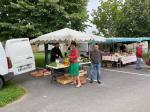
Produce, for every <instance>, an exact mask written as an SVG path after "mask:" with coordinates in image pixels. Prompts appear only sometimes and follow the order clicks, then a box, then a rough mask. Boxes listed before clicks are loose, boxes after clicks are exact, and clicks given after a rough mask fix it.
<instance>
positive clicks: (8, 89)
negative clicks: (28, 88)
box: [0, 82, 25, 107]
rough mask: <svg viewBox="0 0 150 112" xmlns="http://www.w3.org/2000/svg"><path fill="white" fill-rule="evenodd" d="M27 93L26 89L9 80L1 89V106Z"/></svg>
mask: <svg viewBox="0 0 150 112" xmlns="http://www.w3.org/2000/svg"><path fill="white" fill-rule="evenodd" d="M24 94H25V90H24V89H23V88H21V87H19V86H17V85H15V84H13V83H11V82H8V83H7V84H6V85H5V87H4V88H3V89H1V90H0V107H3V106H5V105H7V104H9V103H11V102H13V101H15V100H17V99H18V98H20V97H21V96H23V95H24Z"/></svg>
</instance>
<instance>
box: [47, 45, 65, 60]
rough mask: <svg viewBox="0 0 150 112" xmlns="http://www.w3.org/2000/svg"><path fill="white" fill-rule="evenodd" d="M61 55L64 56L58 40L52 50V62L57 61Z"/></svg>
mask: <svg viewBox="0 0 150 112" xmlns="http://www.w3.org/2000/svg"><path fill="white" fill-rule="evenodd" d="M60 57H61V58H63V55H62V53H61V50H60V48H59V43H58V42H57V43H55V44H54V48H52V50H51V57H50V62H55V61H56V59H59V58H60Z"/></svg>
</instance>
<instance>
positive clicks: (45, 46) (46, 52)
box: [44, 44, 49, 65]
mask: <svg viewBox="0 0 150 112" xmlns="http://www.w3.org/2000/svg"><path fill="white" fill-rule="evenodd" d="M44 49H45V64H46V65H48V64H49V61H48V44H44Z"/></svg>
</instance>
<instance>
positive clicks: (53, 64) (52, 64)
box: [49, 62, 57, 67]
mask: <svg viewBox="0 0 150 112" xmlns="http://www.w3.org/2000/svg"><path fill="white" fill-rule="evenodd" d="M49 66H53V67H57V63H56V62H52V63H50V64H49Z"/></svg>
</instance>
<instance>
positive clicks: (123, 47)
mask: <svg viewBox="0 0 150 112" xmlns="http://www.w3.org/2000/svg"><path fill="white" fill-rule="evenodd" d="M120 51H122V52H126V46H125V45H124V44H121V46H120Z"/></svg>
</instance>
